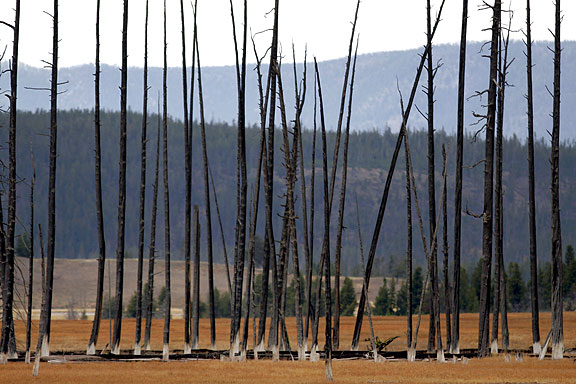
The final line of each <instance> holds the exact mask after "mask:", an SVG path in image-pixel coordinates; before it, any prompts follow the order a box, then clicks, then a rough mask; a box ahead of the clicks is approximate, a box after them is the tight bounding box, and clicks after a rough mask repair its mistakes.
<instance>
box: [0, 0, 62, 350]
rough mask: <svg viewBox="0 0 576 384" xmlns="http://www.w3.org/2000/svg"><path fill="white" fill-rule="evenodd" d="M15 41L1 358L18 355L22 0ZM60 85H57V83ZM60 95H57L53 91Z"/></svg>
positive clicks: (15, 25)
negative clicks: (16, 289) (18, 118)
mask: <svg viewBox="0 0 576 384" xmlns="http://www.w3.org/2000/svg"><path fill="white" fill-rule="evenodd" d="M11 27H12V30H13V32H14V40H13V44H12V62H11V67H10V97H9V99H10V133H9V166H8V167H9V168H8V174H9V186H8V223H7V225H8V230H7V236H6V237H7V248H6V266H5V269H4V274H5V276H4V285H5V289H4V292H5V294H4V295H3V297H2V300H3V307H4V308H3V316H2V340H1V341H2V343H1V344H2V345H1V348H0V353H1V354H2V356H3V357H2V358H1V360H4V359H5V358H6V356H7V357H14V356H15V354H16V340H15V337H14V268H15V265H14V264H15V262H14V245H15V242H14V240H15V232H16V183H17V180H16V128H17V125H16V114H17V100H18V51H19V44H20V42H19V40H20V1H19V0H16V8H15V16H14V25H13V26H11ZM56 86H57V85H56ZM53 97H56V95H53Z"/></svg>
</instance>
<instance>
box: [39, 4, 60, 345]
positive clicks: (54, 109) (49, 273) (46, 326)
mask: <svg viewBox="0 0 576 384" xmlns="http://www.w3.org/2000/svg"><path fill="white" fill-rule="evenodd" d="M52 21H53V35H52V64H51V69H52V80H51V90H50V170H49V180H48V254H47V257H46V282H45V284H46V286H45V287H44V291H45V295H46V298H45V300H44V305H43V307H42V312H41V314H40V330H39V333H38V335H39V337H38V345H39V350H40V352H41V353H40V354H41V355H42V356H48V355H49V354H50V324H51V318H52V288H53V287H54V241H55V238H56V159H57V142H58V140H57V135H58V41H59V38H58V0H54V11H53V14H52Z"/></svg>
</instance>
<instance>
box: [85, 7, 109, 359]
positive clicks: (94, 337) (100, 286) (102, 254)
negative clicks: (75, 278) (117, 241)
mask: <svg viewBox="0 0 576 384" xmlns="http://www.w3.org/2000/svg"><path fill="white" fill-rule="evenodd" d="M94 104H95V105H94V136H95V138H94V146H95V147H96V151H95V162H94V163H95V165H94V167H95V170H94V174H95V178H96V222H97V224H98V251H99V253H98V282H97V285H96V308H95V310H94V321H93V322H92V334H91V335H90V341H89V342H88V349H87V351H86V354H88V355H94V354H96V344H97V343H98V333H99V332H100V319H101V316H102V301H103V297H104V270H105V267H106V241H105V238H104V213H103V209H102V171H101V169H102V160H101V159H102V150H101V145H100V125H101V123H100V0H98V1H97V2H96V71H95V73H94Z"/></svg>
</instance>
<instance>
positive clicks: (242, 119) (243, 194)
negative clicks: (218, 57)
mask: <svg viewBox="0 0 576 384" xmlns="http://www.w3.org/2000/svg"><path fill="white" fill-rule="evenodd" d="M230 12H231V17H232V29H233V37H234V49H235V57H236V82H237V88H238V153H237V163H238V169H239V175H238V185H237V196H238V198H237V200H238V204H239V205H238V218H237V220H236V244H235V247H234V249H235V251H236V252H235V255H234V296H233V301H232V303H233V313H232V322H231V326H230V352H231V354H230V357H233V356H234V353H236V352H237V351H238V349H239V343H240V320H241V319H242V288H243V282H244V264H245V250H246V205H247V204H246V200H247V193H248V181H247V172H246V44H247V40H248V1H247V0H244V20H243V21H244V23H243V33H242V58H241V59H240V57H239V52H238V40H237V37H236V23H235V19H234V6H233V3H232V0H230ZM249 289H250V287H248V290H249Z"/></svg>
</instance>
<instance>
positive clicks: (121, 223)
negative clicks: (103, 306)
mask: <svg viewBox="0 0 576 384" xmlns="http://www.w3.org/2000/svg"><path fill="white" fill-rule="evenodd" d="M127 86H128V0H124V17H123V27H122V80H121V85H120V177H119V181H118V190H119V191H118V235H117V237H118V244H117V247H116V304H115V308H116V313H115V314H114V334H113V336H112V347H111V350H112V353H114V354H120V336H121V334H122V309H123V305H122V297H123V295H122V294H123V289H124V241H125V234H126V233H125V232H126V126H127V121H126V104H127V100H128V89H127Z"/></svg>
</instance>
